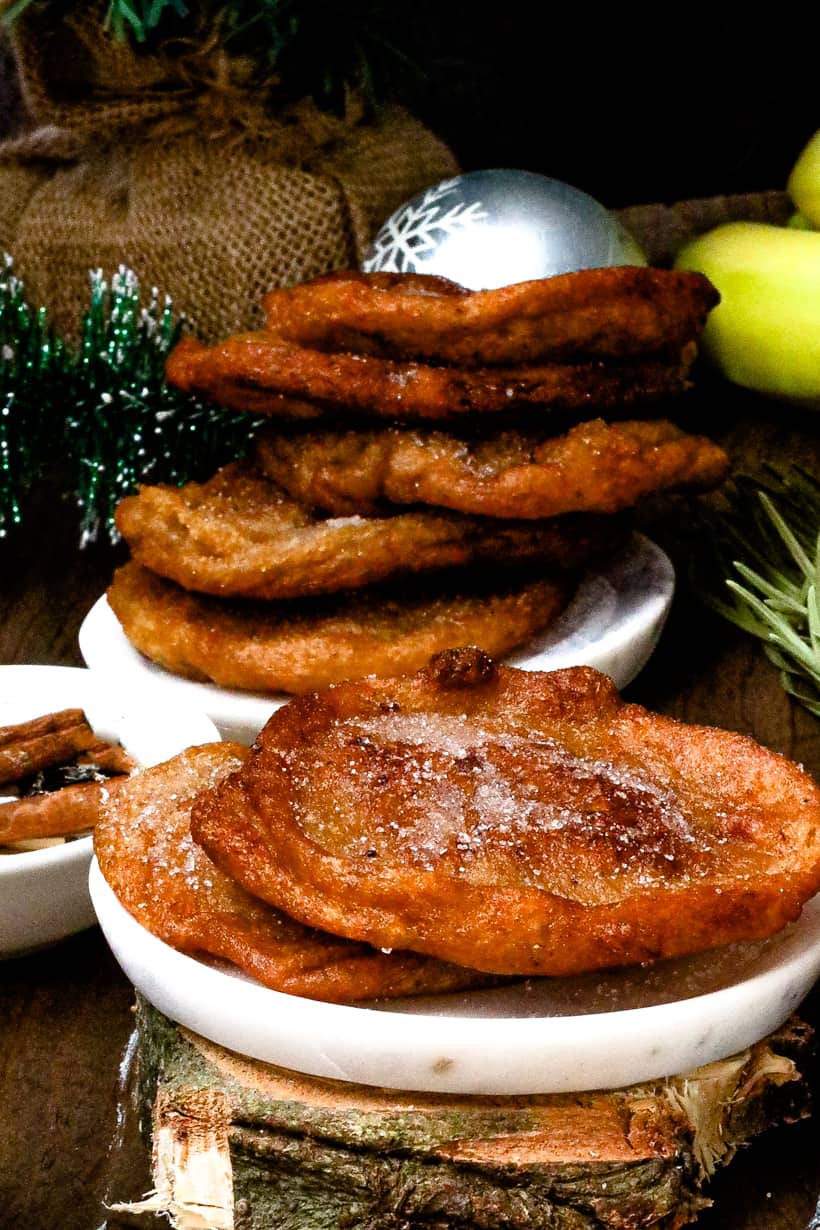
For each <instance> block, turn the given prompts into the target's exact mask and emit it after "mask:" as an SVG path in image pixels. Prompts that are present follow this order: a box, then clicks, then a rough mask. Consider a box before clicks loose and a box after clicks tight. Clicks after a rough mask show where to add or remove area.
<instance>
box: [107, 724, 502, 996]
mask: <svg viewBox="0 0 820 1230" xmlns="http://www.w3.org/2000/svg"><path fill="white" fill-rule="evenodd" d="M246 755H247V749H246V748H244V747H241V746H240V745H239V744H234V743H211V744H207V745H205V746H202V747H194V748H189V749H188V751H186V752H182V753H181V754H180V755H179V756H176V757H175V758H174V759H173V760H169V761H167V762H166V763H165V764H161V765H157V766H155V767H153V768H150V769H144V770H143V771H142V772H140V773H138V774H136V775H135V776H134V777H131V778H129V779H128V783H127V786H125V787H124V788H123V786H121V785H119V784H111V785H110V786H109V787H108V791H107V795H108V797H107V799H106V801H105V803H104V806H103V814H102V817H101V819H100V821H99V823H98V826H97V829H96V831H95V834H94V850H95V853H96V855H97V859H98V861H99V864H100V869H101V871H102V873H103V875H104V876H105V879H106V880H107V882H108V884H109V885H110V886H111V888H112V889H113V890H114V892H115V893H116V895H117V897H118V898H119V900H120V902H121V903H122V904H123V905H124V906H125V908H126V909H127V910H128V912H129V913H130V914H132V915H133V916H134V917H135V918H136V919H137V920H138V921H139V922H140V923H142V925H143V926H144V927H145V928H146V930H148V931H150V932H151V933H152V934H153V935H156V936H158V937H159V938H160V939H161V940H164V941H165V942H166V943H167V944H170V945H171V946H172V947H174V948H177V949H180V950H181V951H182V952H188V953H193V954H210V955H211V956H214V957H219V958H221V959H223V960H225V961H228V962H230V963H231V964H232V965H236V966H238V967H239V968H240V969H242V970H244V971H245V972H246V973H248V974H251V975H252V976H253V977H255V978H257V979H258V980H259V981H260V982H262V983H264V984H265V986H268V987H272V988H273V989H274V990H276V991H286V992H289V993H290V994H292V995H305V996H308V997H309V998H311V999H322V1000H330V1001H332V1002H336V1003H347V1002H350V1001H353V1000H359V999H371V998H374V997H377V996H378V997H382V996H384V997H387V996H396V995H415V994H421V993H430V992H437V991H450V990H460V989H464V988H465V987H473V986H476V985H486V983H487V976H486V975H481V974H477V973H476V972H474V971H472V970H464V969H459V968H456V967H454V966H450V965H445V964H444V963H442V962H440V961H436V960H435V959H432V958H429V957H419V956H417V955H414V954H413V953H399V952H396V953H391V954H385V953H380V952H377V951H375V950H374V949H373V948H370V947H369V946H368V945H366V944H356V943H352V942H351V941H350V940H345V939H339V938H338V937H337V936H335V935H327V934H325V933H323V932H321V931H315V930H312V929H310V928H308V927H303V926H302V925H301V924H300V923H298V922H294V920H293V919H292V918H288V917H287V915H286V914H283V913H282V912H281V911H280V910H277V909H275V908H274V907H272V906H270V905H266V904H265V903H264V902H263V901H259V900H257V899H255V898H254V897H251V896H250V895H249V894H248V893H246V892H245V891H244V889H242V888H240V886H239V885H238V884H236V883H235V881H233V880H231V879H230V878H229V877H228V876H225V875H223V873H222V872H221V871H220V870H219V868H218V867H216V866H215V865H214V864H213V863H212V862H211V860H210V859H209V858H208V856H207V854H205V852H204V851H203V850H202V849H201V848H200V847H199V846H197V845H196V844H195V843H194V841H193V839H192V837H191V830H190V812H191V805H192V803H193V800H194V798H195V797H196V796H197V794H198V793H199V792H200V791H208V790H209V789H211V788H213V787H214V786H215V785H216V784H217V783H218V782H220V781H222V780H223V779H224V778H225V777H226V776H227V775H228V774H230V773H232V772H235V771H236V770H237V769H239V768H240V767H241V765H242V762H243V760H244V758H245V756H246Z"/></svg>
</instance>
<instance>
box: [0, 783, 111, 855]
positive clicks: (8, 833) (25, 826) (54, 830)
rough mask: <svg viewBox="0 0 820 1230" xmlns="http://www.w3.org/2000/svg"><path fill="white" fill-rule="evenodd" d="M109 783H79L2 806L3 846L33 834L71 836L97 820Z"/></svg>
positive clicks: (0, 831) (35, 835) (39, 835)
mask: <svg viewBox="0 0 820 1230" xmlns="http://www.w3.org/2000/svg"><path fill="white" fill-rule="evenodd" d="M104 785H106V783H105V782H78V783H77V784H76V785H74V786H63V788H62V789H61V790H54V791H52V793H51V794H35V795H30V796H28V797H27V798H23V799H12V800H11V801H10V802H8V803H3V804H2V805H0V845H7V844H8V843H10V842H13V841H22V840H24V839H26V838H31V837H67V836H69V835H71V834H73V833H82V832H84V831H85V830H86V829H91V828H93V827H94V825H95V824H96V823H97V818H98V816H99V814H100V804H101V802H102V798H101V795H102V788H103V786H104Z"/></svg>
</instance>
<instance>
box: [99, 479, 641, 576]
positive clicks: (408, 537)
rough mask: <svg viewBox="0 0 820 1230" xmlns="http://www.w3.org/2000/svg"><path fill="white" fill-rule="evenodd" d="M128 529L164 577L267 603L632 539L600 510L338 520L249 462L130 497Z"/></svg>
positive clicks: (119, 516)
mask: <svg viewBox="0 0 820 1230" xmlns="http://www.w3.org/2000/svg"><path fill="white" fill-rule="evenodd" d="M116 525H117V529H118V530H119V531H120V533H121V534H122V536H123V538H124V539H125V540H126V542H127V543H128V545H129V547H130V548H131V553H132V555H133V557H134V558H135V559H136V560H138V561H139V562H140V563H141V564H143V565H145V567H147V568H150V569H151V570H152V571H153V572H156V573H159V575H160V576H164V577H168V578H170V579H171V580H173V581H176V582H177V583H178V584H179V585H182V586H183V587H184V588H185V589H190V590H194V591H197V592H199V593H206V594H216V595H224V596H238V597H246V598H256V599H267V598H271V599H275V598H293V597H303V596H306V595H311V594H323V593H334V592H337V591H339V590H342V589H358V588H360V587H362V586H365V585H371V584H373V583H375V582H378V581H383V580H385V579H386V578H389V577H392V576H396V575H402V574H407V573H414V572H426V571H431V570H435V569H440V568H445V567H455V566H458V565H462V564H472V563H477V562H488V563H493V564H503V565H509V564H518V563H522V562H526V561H531V562H532V561H540V562H541V563H543V564H545V565H551V566H552V565H556V566H560V567H564V568H566V567H572V568H578V567H583V566H584V565H585V564H586V563H587V562H588V561H589V560H590V559H592V558H593V557H595V556H596V555H598V554H599V553H600V552H601V551H602V550H603V551H611V550H613V549H614V548H615V547H616V546H617V545H618V544H619V542H621V541H622V540H623V532H622V529H621V527H620V526H619V525H611V524H609V522H608V520H607V519H604V518H601V519H596V518H591V517H590V518H569V519H564V520H560V521H555V520H552V521H547V522H544V523H542V524H539V525H537V526H533V525H528V524H527V523H523V524H516V523H505V522H503V521H493V520H490V519H488V518H480V517H466V516H462V515H460V514H458V513H450V512H447V513H438V512H432V511H428V510H425V509H422V510H418V511H414V512H407V513H399V514H398V515H392V516H384V517H379V518H364V517H360V516H345V517H343V518H333V519H328V518H326V517H322V516H317V515H314V514H312V513H311V512H310V511H309V509H308V507H306V506H305V505H304V504H303V503H301V502H297V501H296V500H294V499H293V498H292V497H291V496H288V495H286V494H285V493H284V491H282V490H281V489H280V488H278V487H277V486H275V485H274V484H273V483H272V482H270V481H269V480H268V479H266V478H265V477H264V475H262V474H260V473H258V472H257V471H255V470H254V469H253V468H252V467H251V466H250V465H248V464H246V463H239V462H234V463H232V464H230V465H227V466H225V467H223V469H221V470H220V471H219V472H218V473H217V474H215V475H214V476H213V477H212V478H210V479H209V480H208V481H207V482H205V483H186V484H185V486H183V487H172V486H165V485H163V486H155V487H141V488H140V490H139V493H138V494H137V495H134V496H129V497H128V498H126V499H124V500H122V501H121V502H120V504H119V506H118V507H117V511H116Z"/></svg>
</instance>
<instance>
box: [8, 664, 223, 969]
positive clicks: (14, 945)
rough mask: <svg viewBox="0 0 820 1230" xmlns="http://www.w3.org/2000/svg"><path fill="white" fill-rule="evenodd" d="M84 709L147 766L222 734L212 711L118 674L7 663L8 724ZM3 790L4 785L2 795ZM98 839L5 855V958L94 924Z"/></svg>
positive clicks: (99, 729)
mask: <svg viewBox="0 0 820 1230" xmlns="http://www.w3.org/2000/svg"><path fill="white" fill-rule="evenodd" d="M74 708H76V709H83V710H84V711H85V714H86V717H87V718H88V721H89V722H90V724H91V726H92V727H93V728H94V730H95V731H96V732H97V733H98V734H99V735H100V737H101V738H103V739H112V740H114V739H116V740H118V741H119V742H120V743H122V745H123V747H124V748H125V749H126V751H128V752H130V753H131V755H132V756H133V757H134V759H135V760H137V761H138V762H139V763H140V764H143V765H149V764H159V763H161V762H162V761H163V760H168V759H169V758H170V757H171V756H175V755H176V754H177V753H178V752H181V751H183V750H184V749H185V748H186V747H190V746H193V745H194V744H198V743H211V742H215V741H217V740H218V739H219V732H218V730H217V729H216V727H215V726H214V724H213V722H212V721H211V720H210V718H208V717H207V716H206V715H205V714H204V713H201V712H199V711H198V710H196V709H193V708H190V707H188V706H184V705H182V704H179V703H178V702H175V701H172V700H170V699H169V698H168V697H162V698H161V700H160V701H159V703H158V698H157V695H156V693H146V692H145V690H141V691H140V690H135V689H134V688H133V687H131V688H121V687H119V686H118V681H117V678H116V676H108V675H105V674H102V673H100V674H96V673H95V672H93V671H89V670H84V669H81V668H76V667H66V666H0V726H11V725H15V724H17V723H18V722H25V721H28V720H29V719H30V718H35V717H39V716H41V715H42V714H45V713H53V712H57V711H58V710H60V709H74ZM1 792H2V787H0V793H1ZM92 846H93V843H92V839H91V837H81V838H79V839H77V840H76V841H69V842H65V843H64V844H63V845H60V846H50V847H47V848H46V849H43V850H30V851H25V852H21V853H17V854H0V957H12V956H22V955H23V954H24V953H26V952H30V951H32V950H34V949H37V948H42V947H44V946H46V945H48V944H53V943H55V942H56V941H57V940H61V939H64V938H65V937H66V936H69V935H73V934H74V933H75V932H77V931H82V930H84V929H85V928H86V927H90V926H92V925H93V924H94V922H95V921H96V918H95V914H94V909H93V906H92V904H91V899H90V897H89V895H88V868H89V864H90V863H91V857H92V854H93V848H92Z"/></svg>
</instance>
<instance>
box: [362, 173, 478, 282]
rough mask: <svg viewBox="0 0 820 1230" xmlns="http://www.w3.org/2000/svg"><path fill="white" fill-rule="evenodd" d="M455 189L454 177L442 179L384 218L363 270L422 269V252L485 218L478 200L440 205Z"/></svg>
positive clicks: (399, 270)
mask: <svg viewBox="0 0 820 1230" xmlns="http://www.w3.org/2000/svg"><path fill="white" fill-rule="evenodd" d="M457 188H458V181H457V180H455V179H445V180H443V181H442V182H441V183H440V184H436V185H435V186H434V187H432V188H428V189H427V191H426V192H425V193H424V195H423V196H422V197H421V199H420V200H418V201H410V202H408V204H407V205H404V206H402V208H401V209H400V210H398V212H397V213H395V214H393V216H392V217H391V218H388V220H387V221H386V222H385V224H384V226H383V227H382V228H381V230H380V231H379V233H378V234H377V236H376V238H375V239H374V240H373V247H372V250H371V253H370V256H368V257H367V259H366V260H365V261H364V262H363V263H362V269H363V270H364V271H365V273H376V272H379V273H413V272H414V271H417V270H419V269H421V270H423V268H424V257H425V255H431V254H432V253H433V252H435V250H436V248H437V247H438V246H439V244H440V243H441V241H442V239H444V238H445V237H446V236H448V235H452V234H454V233H455V232H456V231H461V230H467V229H469V228H470V227H471V226H472V225H473V223H475V222H482V221H483V220H484V219H485V218H486V217H488V214H487V211H486V210H485V209H484V207H483V205H482V204H481V202H480V201H473V202H472V204H469V205H467V204H465V203H464V202H463V201H462V202H460V203H459V204H457V205H452V206H451V207H450V208H449V209H447V208H446V205H442V201H443V199H444V198H445V197H448V196H450V194H451V193H453V192H455V191H457Z"/></svg>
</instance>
